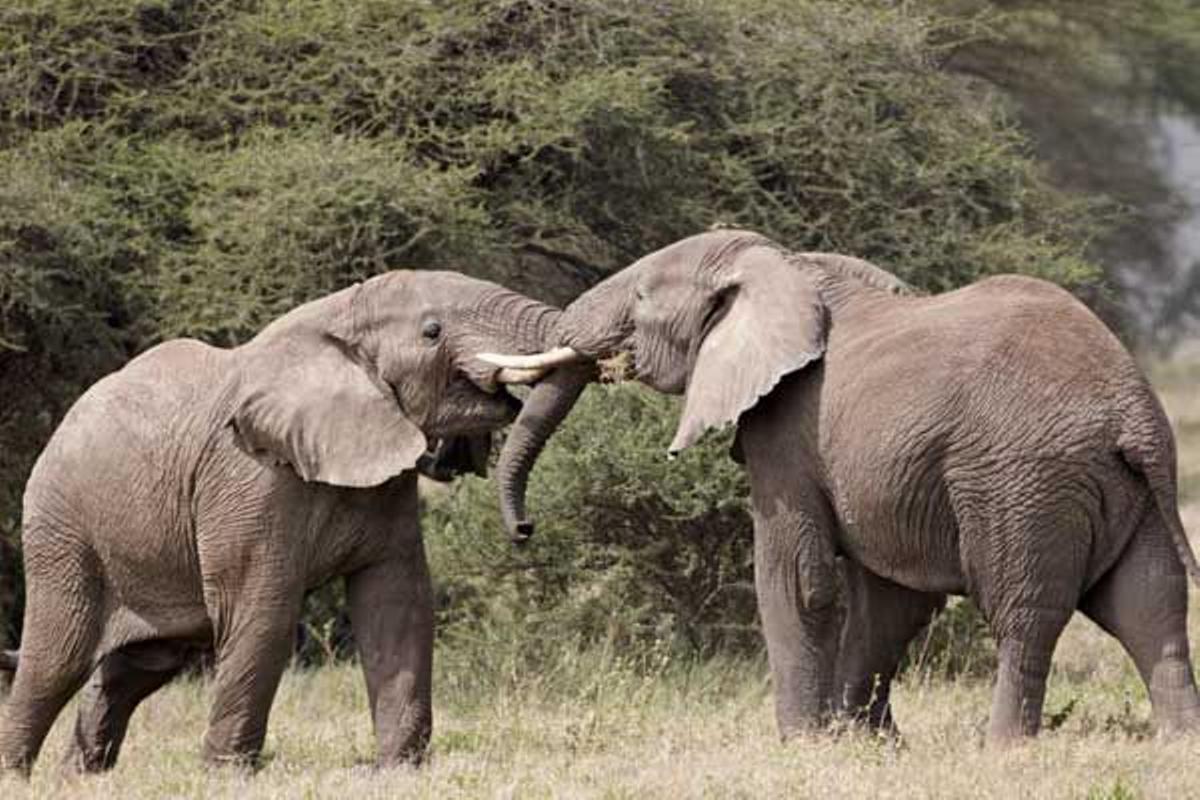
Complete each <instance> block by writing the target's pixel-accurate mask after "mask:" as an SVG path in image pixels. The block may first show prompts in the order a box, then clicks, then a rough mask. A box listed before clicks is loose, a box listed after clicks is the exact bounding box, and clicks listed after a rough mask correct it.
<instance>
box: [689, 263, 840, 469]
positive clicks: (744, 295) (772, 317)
mask: <svg viewBox="0 0 1200 800" xmlns="http://www.w3.org/2000/svg"><path fill="white" fill-rule="evenodd" d="M715 297H716V298H718V301H719V304H720V305H719V306H718V307H715V308H714V312H713V313H714V319H715V322H714V323H712V329H711V331H710V332H709V333H708V335H707V336H705V337H704V339H703V341H701V342H700V346H699V349H698V351H697V353H696V362H695V364H694V365H693V367H692V372H691V376H690V377H689V379H688V385H687V395H686V397H685V398H684V404H683V414H682V416H681V417H680V420H679V427H678V428H677V429H676V431H675V438H674V440H673V441H672V442H671V445H670V450H671V452H672V453H674V452H678V451H679V450H682V449H684V448H685V447H688V446H690V445H691V444H692V443H694V442H695V441H696V440H697V439H698V438H700V435H701V434H702V433H704V431H706V430H707V429H709V428H714V427H720V426H723V425H726V424H730V423H734V422H737V420H738V417H740V416H741V415H742V412H744V411H746V410H747V409H749V408H750V407H752V406H753V405H754V404H755V403H757V402H758V399H759V398H760V397H762V396H764V395H765V394H767V393H768V392H770V391H771V389H773V388H774V387H775V385H776V384H777V383H779V381H780V380H781V379H782V378H783V376H784V375H787V374H788V373H789V372H795V371H796V370H798V369H801V368H803V367H804V366H805V365H806V364H808V363H810V362H812V361H815V360H816V359H818V358H820V357H821V356H822V355H823V354H824V353H825V339H826V330H827V326H828V319H827V311H826V308H825V303H824V301H823V300H822V298H821V293H820V291H819V290H818V288H817V286H816V284H815V282H814V280H813V276H812V274H811V273H810V272H808V271H807V270H804V269H802V268H801V267H799V266H797V265H795V264H791V263H788V262H787V261H786V260H785V259H784V258H783V255H782V254H781V253H780V252H779V251H777V250H775V249H774V248H772V247H767V246H757V247H751V248H749V249H748V250H745V251H743V252H742V253H741V254H740V255H738V256H737V257H736V259H735V260H734V262H733V263H731V264H730V265H728V266H727V267H726V268H725V272H724V274H723V275H722V276H721V278H720V280H719V284H718V286H717V287H716V290H715Z"/></svg>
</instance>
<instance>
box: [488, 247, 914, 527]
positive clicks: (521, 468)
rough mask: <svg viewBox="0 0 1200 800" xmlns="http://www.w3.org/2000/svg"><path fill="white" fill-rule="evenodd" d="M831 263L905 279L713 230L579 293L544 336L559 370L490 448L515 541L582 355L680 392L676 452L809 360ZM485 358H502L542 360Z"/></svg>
mask: <svg viewBox="0 0 1200 800" xmlns="http://www.w3.org/2000/svg"><path fill="white" fill-rule="evenodd" d="M834 273H836V274H840V275H846V274H850V275H852V276H853V277H855V278H856V279H857V280H859V281H861V282H863V283H866V284H869V285H871V286H873V287H875V288H884V289H887V290H889V291H892V292H897V291H904V290H905V289H906V288H907V287H905V285H904V284H903V282H901V281H900V280H899V279H897V278H895V277H894V276H892V275H890V274H889V273H887V272H884V271H883V270H880V269H878V268H876V267H874V266H872V265H870V264H868V263H866V262H865V261H860V260H858V259H854V258H849V257H845V256H837V255H829V254H791V253H788V252H786V251H784V250H782V249H781V248H779V247H778V246H777V245H775V244H773V243H772V242H771V241H770V240H768V239H766V238H764V237H762V236H760V235H758V234H755V233H752V232H749V231H739V230H718V231H710V232H708V233H703V234H700V235H697V236H692V237H690V238H687V239H683V240H681V241H679V242H676V243H674V244H672V245H669V246H667V247H665V248H663V249H662V250H659V251H657V252H654V253H651V254H650V255H648V256H645V257H644V258H642V259H640V260H639V261H637V262H635V263H634V264H632V265H631V266H629V267H627V268H625V269H624V270H622V271H620V272H618V273H616V274H615V275H613V276H612V277H610V278H608V279H607V280H605V281H603V282H602V283H600V284H597V285H596V286H595V287H593V288H592V289H591V290H589V291H588V292H586V293H585V294H583V295H581V296H580V297H579V298H578V299H576V300H575V302H574V303H572V304H571V305H570V306H569V307H568V308H567V309H566V310H565V311H564V312H563V315H562V317H561V318H560V319H559V321H558V325H557V329H556V331H555V333H554V335H553V337H552V338H553V340H554V341H555V343H556V345H557V346H556V348H555V349H554V351H553V353H554V354H555V357H554V358H553V359H550V361H549V363H552V364H554V365H556V366H559V369H557V370H556V371H555V373H553V374H552V375H550V376H549V377H548V378H546V379H545V380H543V381H542V382H541V383H540V384H539V385H538V386H537V387H535V389H534V390H533V392H532V393H531V395H530V396H529V398H528V399H527V400H526V402H525V408H524V410H523V411H522V413H521V415H520V417H519V418H518V420H517V422H516V424H515V425H514V427H513V431H512V433H511V434H510V435H509V438H508V440H507V442H506V443H505V446H504V450H503V451H502V453H501V456H500V463H499V465H498V473H499V478H500V490H501V508H502V510H503V512H504V518H505V523H506V525H507V527H508V529H509V532H510V533H511V534H513V535H514V536H515V538H517V539H520V538H523V537H524V536H527V535H528V534H529V533H530V532H531V531H532V526H531V525H530V523H529V522H528V520H526V519H525V513H524V490H525V485H526V480H527V478H528V473H529V470H530V469H531V468H532V466H533V463H534V461H535V460H536V458H537V455H538V453H539V452H540V451H541V448H542V446H543V445H544V444H545V442H546V440H547V439H548V438H549V436H550V434H551V433H553V430H554V428H555V427H556V426H557V425H558V423H559V422H560V421H561V420H562V419H563V418H564V417H565V416H566V414H567V413H568V412H569V411H570V408H571V405H572V404H573V403H574V401H575V399H576V398H577V397H578V396H579V394H580V392H581V391H582V389H583V387H584V385H585V384H586V383H587V382H588V381H589V380H591V379H592V378H594V376H595V374H596V373H595V371H594V370H592V369H589V366H590V365H591V364H594V362H596V361H599V360H603V359H605V358H608V357H611V356H614V355H617V354H622V353H625V354H628V355H629V356H630V357H631V358H632V363H633V368H634V371H635V374H636V377H637V378H638V380H640V381H641V382H643V383H646V384H648V385H650V386H652V387H654V388H656V389H658V390H660V391H663V392H667V393H670V394H683V395H684V403H683V412H682V415H681V417H680V421H679V426H678V428H677V430H676V432H675V437H674V439H673V440H672V442H671V445H670V452H672V453H675V452H678V451H679V450H682V449H684V448H686V447H688V446H689V445H691V444H692V443H694V442H695V441H696V440H697V439H698V438H699V437H700V435H701V434H702V433H704V431H706V430H708V429H710V428H717V427H721V426H724V425H727V424H730V423H735V422H736V421H737V419H738V417H739V416H740V415H741V414H742V413H743V412H745V411H746V410H747V409H749V408H751V407H752V406H754V404H755V403H756V402H758V399H759V398H760V397H762V396H764V395H765V394H767V393H768V392H770V391H771V389H772V388H773V387H774V386H775V385H776V384H777V383H778V382H779V381H780V379H781V378H782V377H783V376H785V375H787V374H788V373H790V372H794V371H796V370H799V369H802V368H804V367H805V365H807V364H809V363H811V362H813V361H814V360H816V359H819V358H821V356H822V354H823V353H824V351H825V343H826V334H827V328H828V308H827V303H826V301H827V297H826V295H827V292H826V279H827V278H828V277H829V276H830V275H831V274H834ZM488 358H490V360H491V361H492V363H495V364H497V365H504V366H509V367H519V366H525V365H528V364H546V363H547V362H546V361H541V360H539V357H534V358H532V359H507V358H491V357H488ZM567 363H572V364H573V366H570V367H563V366H562V365H565V364H567Z"/></svg>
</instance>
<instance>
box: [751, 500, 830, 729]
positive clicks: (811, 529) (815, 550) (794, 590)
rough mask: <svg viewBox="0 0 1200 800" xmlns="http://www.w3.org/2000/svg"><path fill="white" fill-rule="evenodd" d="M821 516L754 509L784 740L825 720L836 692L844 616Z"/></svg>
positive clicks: (757, 576) (762, 603) (757, 563)
mask: <svg viewBox="0 0 1200 800" xmlns="http://www.w3.org/2000/svg"><path fill="white" fill-rule="evenodd" d="M756 505H757V503H756ZM822 522H823V520H821V519H819V517H814V515H812V514H805V513H802V512H799V511H794V510H786V509H780V510H776V511H774V512H773V513H769V514H764V513H761V512H759V511H757V510H756V513H755V521H754V580H755V589H756V591H757V595H758V609H759V615H760V616H761V618H762V625H763V633H764V635H765V636H766V640H767V656H768V658H769V660H770V663H771V676H772V679H773V681H774V688H775V715H776V720H777V722H778V725H779V734H780V736H781V737H782V738H784V739H787V738H789V737H790V736H793V735H796V734H799V733H803V732H807V731H812V730H816V729H818V728H820V727H822V726H823V725H825V724H826V723H827V721H828V718H829V714H830V711H831V709H832V703H833V698H834V692H833V683H834V668H835V662H836V658H837V649H838V637H839V634H840V630H841V623H842V620H843V617H844V615H843V613H842V609H841V608H840V606H839V605H838V603H837V599H838V575H837V569H836V564H835V561H834V552H833V543H832V538H831V534H830V530H829V528H828V527H827V526H826V525H824V524H822Z"/></svg>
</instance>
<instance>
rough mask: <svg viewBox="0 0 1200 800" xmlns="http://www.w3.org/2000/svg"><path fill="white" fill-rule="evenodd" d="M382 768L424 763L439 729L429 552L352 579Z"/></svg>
mask: <svg viewBox="0 0 1200 800" xmlns="http://www.w3.org/2000/svg"><path fill="white" fill-rule="evenodd" d="M346 593H347V598H348V600H349V610H350V620H351V624H352V626H353V629H354V637H355V640H356V641H357V643H358V652H359V658H360V659H361V661H362V667H363V673H364V675H365V677H366V683H367V696H368V698H369V701H370V704H371V720H372V722H373V724H374V727H375V737H376V746H377V750H378V753H377V762H378V764H379V766H381V767H386V766H393V765H396V764H401V763H419V762H420V761H421V759H422V758H423V756H424V754H425V748H426V747H427V746H428V744H429V738H430V735H431V733H432V730H433V710H432V709H433V705H432V698H431V696H430V691H431V683H432V674H431V673H432V662H433V590H432V587H431V585H430V579H429V569H428V567H427V566H426V563H425V553H424V549H423V548H422V547H421V544H420V541H419V540H418V542H417V545H416V547H415V548H414V549H413V551H412V552H410V553H408V554H406V555H404V556H402V557H397V558H394V559H392V560H390V561H387V562H383V563H379V564H375V565H373V566H370V567H367V568H365V569H363V570H360V571H359V572H356V573H354V574H353V575H351V576H349V577H348V578H347V584H346Z"/></svg>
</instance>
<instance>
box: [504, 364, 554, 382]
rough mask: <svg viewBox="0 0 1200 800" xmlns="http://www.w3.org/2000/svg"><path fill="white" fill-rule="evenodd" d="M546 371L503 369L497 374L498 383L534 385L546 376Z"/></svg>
mask: <svg viewBox="0 0 1200 800" xmlns="http://www.w3.org/2000/svg"><path fill="white" fill-rule="evenodd" d="M546 372H547V370H544V369H513V368H512V367H501V368H500V370H499V371H498V372H497V373H496V382H497V383H533V382H534V381H537V380H539V379H540V378H541V377H542V376H543V375H545V374H546Z"/></svg>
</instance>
